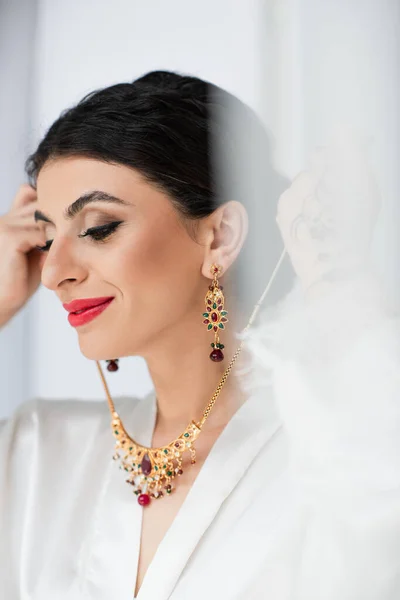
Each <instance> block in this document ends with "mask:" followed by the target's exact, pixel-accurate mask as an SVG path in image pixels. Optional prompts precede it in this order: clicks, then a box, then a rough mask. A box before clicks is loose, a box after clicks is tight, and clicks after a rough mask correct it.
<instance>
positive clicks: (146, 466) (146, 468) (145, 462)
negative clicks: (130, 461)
mask: <svg viewBox="0 0 400 600" xmlns="http://www.w3.org/2000/svg"><path fill="white" fill-rule="evenodd" d="M140 468H141V469H142V473H143V475H146V477H147V476H148V475H150V473H151V460H150V458H149V455H148V454H145V455H144V456H143V458H142V463H141V465H140Z"/></svg>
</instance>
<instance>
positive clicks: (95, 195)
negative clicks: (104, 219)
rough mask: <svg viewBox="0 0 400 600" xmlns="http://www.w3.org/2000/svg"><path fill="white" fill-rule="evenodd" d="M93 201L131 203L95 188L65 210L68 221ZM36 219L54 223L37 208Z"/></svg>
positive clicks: (124, 204) (125, 204) (126, 204)
mask: <svg viewBox="0 0 400 600" xmlns="http://www.w3.org/2000/svg"><path fill="white" fill-rule="evenodd" d="M91 202H107V203H108V204H120V205H123V206H128V205H129V203H128V202H125V200H121V198H117V197H116V196H112V195H111V194H107V192H102V191H100V190H94V191H93V192H87V193H86V194H82V196H79V198H77V199H76V200H75V201H74V202H73V203H72V204H71V205H70V206H68V208H67V209H65V211H64V217H65V219H67V221H71V220H72V219H73V218H74V217H75V216H76V215H77V214H78V213H80V212H81V210H82V209H83V208H84V207H85V206H86V205H87V204H90V203H91ZM34 218H35V221H36V222H37V221H45V222H46V223H51V224H52V225H54V223H53V221H52V220H51V219H50V218H49V217H48V216H47V215H45V214H44V213H42V211H41V210H35V214H34Z"/></svg>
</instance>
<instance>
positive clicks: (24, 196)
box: [11, 183, 37, 209]
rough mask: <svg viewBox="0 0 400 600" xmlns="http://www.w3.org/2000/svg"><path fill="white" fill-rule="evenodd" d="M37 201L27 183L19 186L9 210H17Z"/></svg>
mask: <svg viewBox="0 0 400 600" xmlns="http://www.w3.org/2000/svg"><path fill="white" fill-rule="evenodd" d="M36 199H37V194H36V190H35V189H33V187H32V186H31V185H29V183H23V184H22V185H20V186H19V188H18V191H17V193H16V194H15V196H14V200H13V201H12V204H11V208H12V209H18V208H22V207H24V206H26V205H29V204H31V203H32V202H34V201H35V200H36Z"/></svg>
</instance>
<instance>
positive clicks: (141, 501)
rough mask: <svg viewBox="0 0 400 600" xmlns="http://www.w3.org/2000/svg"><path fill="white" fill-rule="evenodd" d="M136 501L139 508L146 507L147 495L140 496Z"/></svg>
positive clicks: (147, 502) (148, 499) (148, 497)
mask: <svg viewBox="0 0 400 600" xmlns="http://www.w3.org/2000/svg"><path fill="white" fill-rule="evenodd" d="M137 501H138V502H139V504H140V506H147V505H148V504H150V496H149V495H148V494H140V496H139V497H138V499H137Z"/></svg>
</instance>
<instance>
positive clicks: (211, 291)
mask: <svg viewBox="0 0 400 600" xmlns="http://www.w3.org/2000/svg"><path fill="white" fill-rule="evenodd" d="M210 271H211V274H212V275H213V277H214V279H213V282H212V284H211V285H210V286H209V288H208V292H207V294H206V297H205V298H204V301H205V303H206V311H207V312H204V313H203V317H204V321H203V323H204V324H205V325H207V329H208V330H209V331H211V330H212V331H213V332H214V342H213V343H212V344H211V347H212V348H213V350H212V352H211V354H210V359H211V360H213V361H214V362H221V361H222V360H224V354H223V352H222V349H223V348H225V346H224V345H223V344H221V343H220V341H219V335H218V332H219V330H220V329H225V323H227V322H228V319H227V316H226V315H227V314H228V312H227V311H226V310H225V309H224V302H225V298H224V294H223V293H222V290H223V289H224V288H223V287H222V286H220V285H219V283H218V276H219V275H220V274H221V273H222V266H221V265H216V264H213V265H211V267H210Z"/></svg>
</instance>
